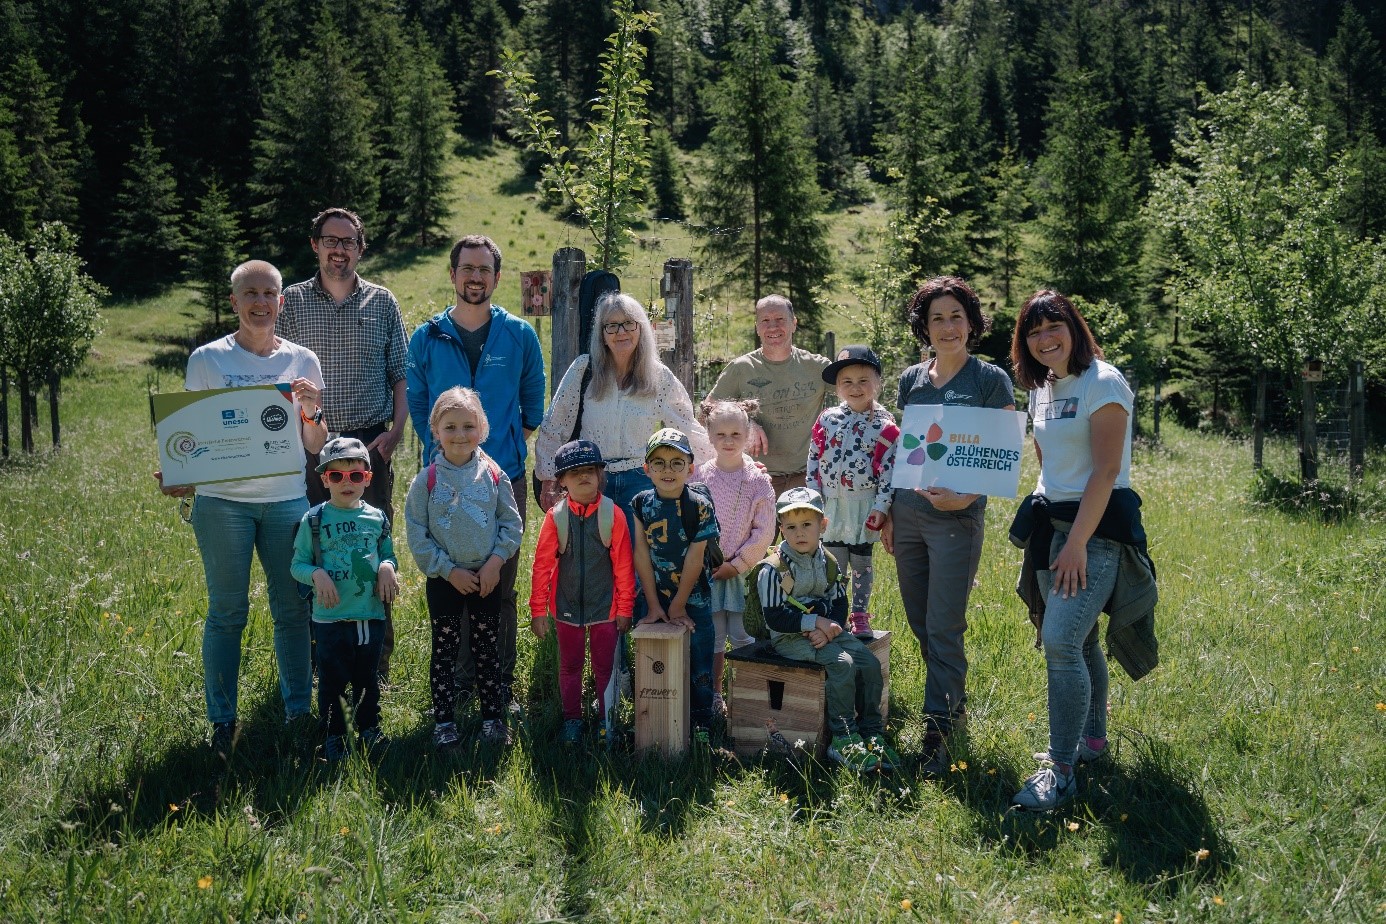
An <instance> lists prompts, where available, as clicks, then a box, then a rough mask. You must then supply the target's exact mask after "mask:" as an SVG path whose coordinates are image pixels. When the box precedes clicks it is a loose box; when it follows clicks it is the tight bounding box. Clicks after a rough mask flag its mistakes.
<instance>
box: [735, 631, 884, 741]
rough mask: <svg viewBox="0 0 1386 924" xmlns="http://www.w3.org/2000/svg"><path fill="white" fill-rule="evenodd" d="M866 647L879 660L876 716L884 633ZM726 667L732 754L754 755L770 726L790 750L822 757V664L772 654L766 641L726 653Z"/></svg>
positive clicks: (825, 731)
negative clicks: (800, 746) (799, 748)
mask: <svg viewBox="0 0 1386 924" xmlns="http://www.w3.org/2000/svg"><path fill="white" fill-rule="evenodd" d="M873 636H874V637H873V638H872V639H871V641H869V642H867V643H866V647H867V648H869V649H870V650H871V653H872V654H874V655H875V656H876V658H877V660H879V661H880V662H881V680H882V684H881V716H882V718H887V717H888V711H887V710H888V707H889V704H890V633H889V632H879V631H878V632H873ZM727 664H728V666H729V667H730V668H731V698H730V701H729V702H728V704H727V712H728V717H727V726H728V727H727V730H728V732H729V733H730V734H731V736H732V737H733V738H734V739H735V740H736V753H737V754H738V755H739V756H741V757H754V756H755V755H756V754H759V753H760V751H761V750H762V749H763V748H764V747H765V742H766V741H767V740H768V739H769V737H770V732H769V729H768V727H767V726H766V722H767V720H768V721H770V722H773V723H774V724H775V727H776V728H778V729H779V732H780V734H782V735H783V736H784V738H785V740H786V741H788V742H789V744H790V745H791V746H792V745H793V744H794V743H795V742H797V741H803V742H804V748H805V749H806V750H809V751H812V752H813V753H814V755H816V756H818V757H822V756H823V753H824V752H825V751H826V750H827V747H828V739H829V737H830V736H829V735H828V716H827V693H826V691H825V689H824V685H823V677H824V669H823V667H822V665H819V664H811V663H809V662H807V661H793V660H790V659H789V658H782V657H780V656H779V655H777V654H775V653H774V650H773V649H772V648H771V647H770V643H769V642H756V643H755V644H753V645H747V646H746V647H744V648H738V649H736V650H735V651H732V652H729V653H728V654H727Z"/></svg>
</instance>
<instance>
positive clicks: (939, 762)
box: [920, 728, 949, 777]
mask: <svg viewBox="0 0 1386 924" xmlns="http://www.w3.org/2000/svg"><path fill="white" fill-rule="evenodd" d="M920 758H921V759H922V760H923V764H922V767H921V769H922V770H923V771H924V773H925V775H927V776H934V777H940V776H944V775H945V774H947V773H948V764H949V754H948V739H947V737H946V736H945V735H944V734H943V732H941V731H938V730H937V729H933V728H931V729H929V730H928V731H926V732H925V733H924V750H923V753H921V754H920Z"/></svg>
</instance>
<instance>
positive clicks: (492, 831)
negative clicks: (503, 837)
mask: <svg viewBox="0 0 1386 924" xmlns="http://www.w3.org/2000/svg"><path fill="white" fill-rule="evenodd" d="M486 833H487V834H490V835H492V836H494V835H497V834H500V833H501V825H500V822H496V823H495V824H493V825H491V827H489V828H487V829H486Z"/></svg>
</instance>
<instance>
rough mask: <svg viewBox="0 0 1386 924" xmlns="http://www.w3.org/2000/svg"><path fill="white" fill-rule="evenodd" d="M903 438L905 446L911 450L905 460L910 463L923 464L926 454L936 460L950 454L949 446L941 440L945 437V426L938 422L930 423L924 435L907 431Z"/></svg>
mask: <svg viewBox="0 0 1386 924" xmlns="http://www.w3.org/2000/svg"><path fill="white" fill-rule="evenodd" d="M901 439H902V440H903V441H904V444H905V448H906V449H909V450H911V452H910V454H909V455H908V456H906V457H905V461H906V462H908V463H909V464H910V465H923V464H924V458H925V456H926V455H927V456H928V458H930V459H933V460H934V461H935V462H937V461H938V460H939V459H942V458H943V457H944V456H946V455H948V447H947V446H945V445H944V444H943V443H942V442H940V441H941V440H942V439H943V428H942V427H940V426H939V425H938V424H936V423H935V424H930V425H929V432H928V433H925V434H924V435H923V436H915V435H914V434H912V433H906V434H904V436H902V437H901Z"/></svg>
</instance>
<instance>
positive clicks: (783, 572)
mask: <svg viewBox="0 0 1386 924" xmlns="http://www.w3.org/2000/svg"><path fill="white" fill-rule="evenodd" d="M823 555H824V557H826V558H827V566H828V584H829V585H833V584H837V583H838V582H839V581H840V580H841V579H842V574H841V572H840V569H839V568H838V567H837V559H835V558H833V557H832V556H831V555H829V554H828V553H827V552H824V553H823ZM765 565H769V566H770V567H772V568H774V569H775V572H776V573H777V574H778V575H779V578H780V590H782V591H784V599H785V601H786V602H787V603H789V605H790V606H792V607H794V608H795V609H797V610H798V611H799V612H801V613H807V612H808V607H806V606H804V605H803V604H802V603H800V602H799V601H798V600H796V599H795V598H794V596H793V594H794V572H792V571H791V570H790V568H789V562H787V561H785V560H784V557H783V556H781V555H780V553H779V550H778V549H773V550H771V552H770V553H769V554H768V555H766V556H765V557H764V558H763V559H761V560H760V562H759V563H758V564H757V565H756V566H755V567H754V568H752V569H751V570H750V571H749V572H748V574H747V577H748V580H747V581H746V610H745V612H744V613H742V620H743V622H744V624H745V626H746V633H747V634H748V635H750V636H751V637H752V638H761V639H763V638H767V637H768V636H769V632H768V630H767V629H766V626H765V613H764V611H763V610H762V609H761V601H760V580H759V577H760V569H761V568H762V567H764V566H765Z"/></svg>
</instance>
